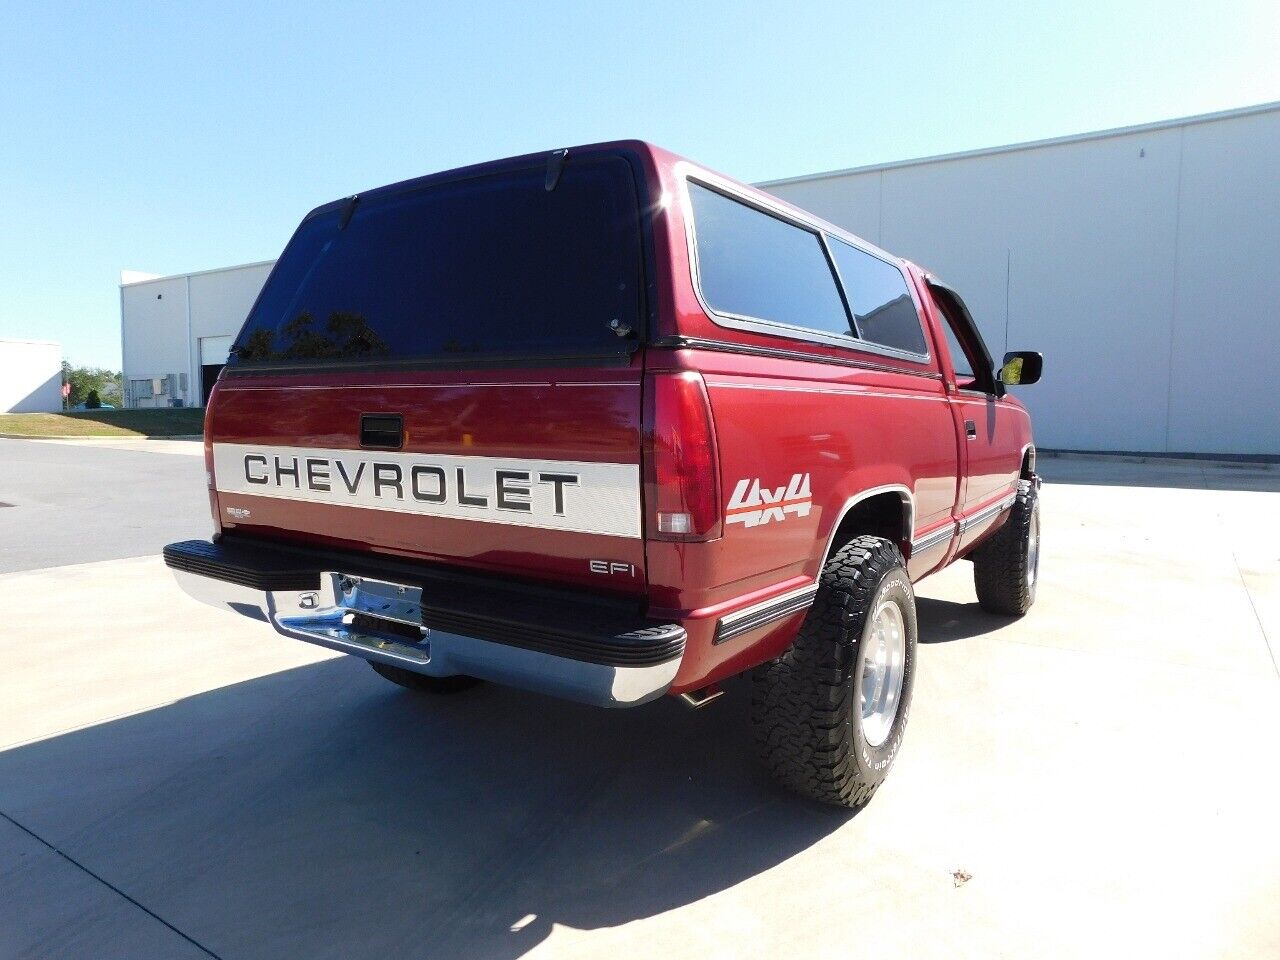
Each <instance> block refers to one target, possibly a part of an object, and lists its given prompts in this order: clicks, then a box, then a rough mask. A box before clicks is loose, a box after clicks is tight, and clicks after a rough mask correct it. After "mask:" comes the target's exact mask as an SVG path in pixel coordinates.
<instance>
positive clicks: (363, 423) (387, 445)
mask: <svg viewBox="0 0 1280 960" xmlns="http://www.w3.org/2000/svg"><path fill="white" fill-rule="evenodd" d="M360 446H362V447H373V448H374V449H376V450H399V449H400V448H401V447H403V446H404V417H402V416H401V415H400V414H398V413H362V414H361V415H360Z"/></svg>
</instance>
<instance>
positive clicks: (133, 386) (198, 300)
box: [120, 260, 274, 407]
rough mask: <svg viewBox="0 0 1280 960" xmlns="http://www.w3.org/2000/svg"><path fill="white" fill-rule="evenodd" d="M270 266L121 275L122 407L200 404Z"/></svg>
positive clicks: (224, 361)
mask: <svg viewBox="0 0 1280 960" xmlns="http://www.w3.org/2000/svg"><path fill="white" fill-rule="evenodd" d="M273 262H274V261H271V260H267V261H263V262H261V263H246V264H244V265H242V266H238V267H223V268H220V269H217V270H203V271H201V272H199V273H186V274H179V275H177V276H172V277H158V276H155V275H154V274H146V273H137V272H134V271H130V270H126V271H123V272H122V273H121V274H120V317H121V323H120V341H121V343H120V352H121V354H122V356H123V366H122V369H123V371H124V396H125V406H126V407H168V406H173V405H174V402H175V401H180V402H181V404H182V405H183V406H203V405H204V401H205V398H207V397H208V395H209V391H210V390H212V389H213V383H214V381H215V380H216V379H217V377H218V372H219V371H220V370H221V369H222V366H223V364H225V363H226V362H227V351H229V350H230V349H231V341H232V338H233V337H235V335H236V334H237V333H238V332H239V331H240V325H241V324H242V323H244V318H245V317H246V316H248V314H249V308H250V307H252V306H253V301H254V300H255V299H257V296H258V291H260V290H261V289H262V285H263V284H264V283H265V282H266V280H267V273H268V272H269V271H270V270H271V265H272V263H273Z"/></svg>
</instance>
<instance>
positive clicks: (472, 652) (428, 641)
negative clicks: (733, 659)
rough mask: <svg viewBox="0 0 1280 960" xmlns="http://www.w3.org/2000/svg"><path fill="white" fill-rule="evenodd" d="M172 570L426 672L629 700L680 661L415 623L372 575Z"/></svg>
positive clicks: (219, 595)
mask: <svg viewBox="0 0 1280 960" xmlns="http://www.w3.org/2000/svg"><path fill="white" fill-rule="evenodd" d="M173 574H174V577H175V578H176V579H177V581H178V584H179V585H180V586H181V587H182V588H183V590H185V591H186V592H187V593H188V594H189V595H191V596H192V597H194V598H195V599H197V600H199V601H201V602H202V603H207V604H209V605H210V606H213V607H218V608H220V609H223V610H227V611H230V612H232V613H238V614H240V615H241V616H244V617H248V618H250V619H252V620H258V621H261V622H264V623H268V624H270V625H271V626H272V627H273V628H274V629H275V631H276V632H277V633H279V634H281V635H282V636H286V637H290V638H292V639H295V640H302V641H305V642H307V643H313V644H316V645H317V646H321V647H328V648H329V649H331V650H338V651H340V652H342V653H349V654H352V655H353V656H357V657H360V658H361V659H364V660H376V661H378V662H380V663H386V664H390V665H392V666H396V667H401V668H403V669H405V670H411V671H413V672H414V673H422V674H426V675H427V676H434V677H448V676H456V675H459V674H463V675H466V676H471V677H478V678H480V679H482V680H492V681H493V682H495V683H501V684H505V685H507V686H512V687H521V688H523V689H526V690H533V691H536V692H538V693H545V694H549V695H551V696H556V697H562V698H564V699H566V700H577V701H579V702H582V703H589V704H593V705H596V706H603V707H627V706H634V705H636V704H640V703H644V702H646V701H648V700H653V699H656V698H657V697H660V696H662V695H663V694H665V693H666V692H667V690H668V688H669V687H670V686H671V682H672V681H673V680H674V679H675V676H676V671H677V670H679V668H680V662H681V657H679V656H677V657H675V658H673V659H671V660H667V661H664V662H662V663H656V664H648V665H643V666H614V665H606V664H599V663H587V662H584V661H581V660H573V659H570V658H568V657H560V656H555V655H553V654H548V653H543V652H541V651H537V650H526V649H523V648H521V647H514V646H509V645H507V644H503V643H495V642H493V641H491V640H483V639H480V638H478V637H468V636H463V635H461V634H456V633H448V632H445V631H443V630H435V629H427V628H425V627H420V626H418V625H417V624H415V623H414V610H415V608H416V606H417V600H416V599H415V598H414V597H412V596H406V595H404V594H399V593H397V591H400V590H401V589H402V588H398V587H395V585H390V584H381V583H378V582H377V581H362V582H360V583H359V584H358V586H357V587H355V588H354V589H344V584H348V583H349V581H347V580H344V579H340V578H339V577H338V576H337V575H335V574H324V575H322V576H321V588H320V589H319V590H318V591H317V590H300V591H299V590H266V591H263V590H256V589H254V588H252V587H243V586H240V585H238V584H234V583H228V582H226V581H224V580H216V579H213V578H212V577H204V576H200V575H199V574H195V573H190V572H188V571H184V570H174V571H173ZM387 587H391V588H392V590H391V591H388V590H387V589H385V588H387ZM362 591H363V596H362V595H361V592H362ZM401 598H403V599H401ZM366 610H368V611H372V610H377V612H378V616H379V618H380V619H382V620H384V621H386V622H387V629H386V630H383V629H380V628H378V627H372V628H371V627H370V626H368V625H367V622H366V623H365V624H363V625H358V624H356V623H353V622H352V617H351V616H350V615H351V614H360V613H363V612H365V611H366ZM370 615H372V614H370Z"/></svg>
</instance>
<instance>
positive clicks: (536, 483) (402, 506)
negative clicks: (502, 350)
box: [208, 368, 644, 592]
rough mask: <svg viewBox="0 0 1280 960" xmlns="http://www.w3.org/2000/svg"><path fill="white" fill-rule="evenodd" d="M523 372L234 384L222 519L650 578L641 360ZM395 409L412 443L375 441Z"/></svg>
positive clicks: (221, 480) (224, 447)
mask: <svg viewBox="0 0 1280 960" xmlns="http://www.w3.org/2000/svg"><path fill="white" fill-rule="evenodd" d="M510 373H511V371H506V372H505V374H504V375H503V376H502V377H501V378H488V377H486V378H476V379H475V380H474V381H473V382H467V383H463V382H456V381H458V380H460V379H461V378H460V377H456V376H455V377H452V378H450V377H444V376H441V375H430V376H426V375H418V376H417V377H415V378H412V379H418V380H420V381H423V382H417V383H405V382H398V383H384V384H378V383H376V382H368V381H369V380H370V378H368V377H367V376H366V377H362V378H360V382H355V383H351V382H346V383H343V384H336V383H334V384H322V383H316V382H310V383H305V384H303V383H278V384H272V385H268V384H263V383H255V382H244V381H243V380H241V379H237V378H231V379H229V380H225V381H223V382H221V383H220V384H219V386H218V390H217V395H216V403H215V404H214V405H213V406H212V408H211V413H210V417H209V424H208V436H209V438H210V439H211V441H212V450H213V465H214V480H215V486H216V489H217V503H218V512H219V517H220V520H221V522H222V525H223V527H224V529H233V528H240V529H242V530H243V531H244V532H248V533H253V534H254V535H257V536H267V537H281V538H284V539H290V540H305V541H310V542H316V543H324V544H327V545H331V546H345V547H349V548H356V549H369V550H374V551H379V552H385V553H390V554H395V555H399V556H405V557H412V558H418V559H423V560H430V561H437V562H443V563H450V564H457V565H460V566H465V567H470V568H476V569H485V570H492V571H501V572H506V573H510V574H513V575H516V576H520V577H525V578H530V579H540V580H552V581H560V582H572V583H576V584H581V585H590V586H596V587H600V588H602V589H608V590H611V591H616V592H638V591H640V590H642V589H643V586H644V549H643V542H642V540H641V539H640V534H641V523H640V516H641V510H640V385H641V379H640V375H639V370H638V368H637V369H636V370H635V371H632V370H631V369H629V368H628V369H621V370H617V369H615V370H610V371H608V372H607V375H606V376H589V375H587V374H585V373H584V372H583V371H576V372H574V373H573V374H572V379H570V378H568V377H565V378H552V377H549V376H542V377H536V376H523V377H511V376H510V375H509V374H510ZM565 373H566V374H567V373H569V372H568V371H566V372H565ZM346 379H348V380H349V379H350V378H346ZM397 379H398V380H400V381H403V380H406V379H411V378H409V377H407V376H401V377H398V378H397ZM451 379H452V380H454V381H455V382H449V381H450V380H451ZM375 417H376V418H377V419H376V420H375V419H374V418H375ZM388 417H390V418H393V419H391V420H387V419H386V418H388ZM396 417H399V418H401V420H400V422H401V423H402V427H403V444H402V445H401V446H400V448H399V449H394V450H392V449H373V448H370V447H369V446H367V445H365V446H362V444H361V429H362V428H361V424H362V421H363V422H364V423H365V425H366V431H367V428H368V425H369V424H370V423H371V422H373V423H375V424H377V425H379V426H382V427H384V428H385V427H386V426H387V425H388V424H394V423H395V422H396V421H395V420H394V418H396ZM365 439H366V440H367V439H370V438H369V437H367V436H366V437H365Z"/></svg>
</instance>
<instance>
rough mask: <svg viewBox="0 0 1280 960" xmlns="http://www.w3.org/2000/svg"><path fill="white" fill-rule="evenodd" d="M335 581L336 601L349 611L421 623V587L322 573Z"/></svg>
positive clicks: (406, 622)
mask: <svg viewBox="0 0 1280 960" xmlns="http://www.w3.org/2000/svg"><path fill="white" fill-rule="evenodd" d="M323 577H324V578H325V579H328V580H330V581H331V582H332V584H333V595H334V598H335V604H336V606H338V607H341V608H342V609H343V610H345V611H346V612H347V613H349V614H352V615H355V614H365V615H367V616H370V617H377V618H378V619H379V620H391V621H394V622H396V623H402V624H406V625H408V626H413V627H421V626H422V588H421V587H414V586H409V585H407V584H400V583H388V582H387V581H385V580H373V579H370V578H368V577H357V576H353V575H351V574H347V573H326V574H324V575H323Z"/></svg>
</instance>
